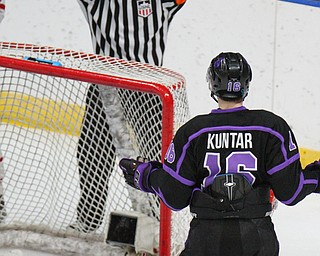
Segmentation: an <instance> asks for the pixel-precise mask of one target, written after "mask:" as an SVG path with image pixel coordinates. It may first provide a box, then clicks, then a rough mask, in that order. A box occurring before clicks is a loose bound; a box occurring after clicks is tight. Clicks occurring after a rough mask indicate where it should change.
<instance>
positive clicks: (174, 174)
mask: <svg viewBox="0 0 320 256" xmlns="http://www.w3.org/2000/svg"><path fill="white" fill-rule="evenodd" d="M162 168H163V170H165V171H166V172H167V173H168V174H169V175H170V176H172V177H173V178H175V179H176V180H178V181H179V182H181V183H182V184H184V185H187V186H190V187H192V186H193V185H194V184H195V182H193V181H191V180H188V179H185V178H183V177H181V176H180V175H179V174H178V173H177V172H175V171H174V170H172V169H171V168H169V167H168V166H166V165H165V164H164V165H163V167H162Z"/></svg>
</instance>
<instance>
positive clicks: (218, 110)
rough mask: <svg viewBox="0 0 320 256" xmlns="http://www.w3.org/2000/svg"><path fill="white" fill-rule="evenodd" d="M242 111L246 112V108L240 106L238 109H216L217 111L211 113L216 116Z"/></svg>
mask: <svg viewBox="0 0 320 256" xmlns="http://www.w3.org/2000/svg"><path fill="white" fill-rule="evenodd" d="M242 110H247V108H246V107H244V106H241V107H238V108H229V109H221V108H218V109H213V110H212V111H211V113H214V114H217V113H230V112H237V111H242Z"/></svg>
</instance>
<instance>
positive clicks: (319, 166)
mask: <svg viewBox="0 0 320 256" xmlns="http://www.w3.org/2000/svg"><path fill="white" fill-rule="evenodd" d="M304 170H308V171H311V172H317V174H318V187H317V188H316V190H315V191H314V192H315V193H320V160H317V161H314V162H313V163H311V164H308V165H307V166H306V168H305V169H304Z"/></svg>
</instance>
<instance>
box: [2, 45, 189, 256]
mask: <svg viewBox="0 0 320 256" xmlns="http://www.w3.org/2000/svg"><path fill="white" fill-rule="evenodd" d="M25 57H31V61H30V60H25V59H24V58H25ZM34 60H36V61H34ZM55 63H58V64H59V65H55ZM60 64H61V66H60ZM0 76H1V77H0V82H1V87H2V89H1V92H0V93H1V95H0V96H1V97H0V110H1V111H2V112H1V114H0V121H1V125H0V127H1V126H2V127H3V128H2V129H0V136H1V138H0V148H1V151H2V153H3V155H4V165H5V168H6V169H8V171H7V173H6V175H5V177H4V178H3V183H4V198H5V200H7V202H8V203H7V204H8V209H7V215H8V218H7V221H5V222H4V223H0V230H2V231H6V230H12V229H18V230H22V231H23V230H26V231H32V232H34V233H39V234H40V233H42V234H46V235H50V236H57V237H67V236H68V235H70V234H69V233H68V232H67V231H65V230H64V228H62V227H60V228H59V229H57V230H55V226H54V228H53V227H51V226H50V224H48V223H46V220H45V218H43V220H44V221H42V222H41V221H40V222H38V224H35V221H34V220H33V219H32V218H34V217H33V215H32V214H31V213H30V216H31V217H30V219H28V218H29V217H28V216H29V215H28V213H27V211H29V208H32V206H33V205H34V204H36V203H37V202H33V200H37V197H35V198H31V197H30V196H28V199H23V201H24V202H23V203H24V204H28V203H29V206H28V205H26V206H24V207H25V208H24V207H21V208H19V209H16V208H15V207H14V205H15V204H16V203H15V202H13V200H17V198H18V197H20V196H21V197H22V195H21V194H20V195H19V193H21V187H22V186H24V185H25V183H27V182H26V180H27V181H28V179H26V180H23V181H22V180H20V179H19V172H24V171H25V170H23V168H24V167H23V166H24V165H25V163H28V164H29V162H31V163H30V167H29V168H28V170H27V171H26V172H28V175H29V174H30V172H34V173H35V174H34V177H38V176H39V175H41V177H40V178H39V179H40V180H41V182H44V179H49V180H50V181H51V180H54V181H55V179H57V180H60V179H61V177H54V178H52V176H51V175H52V173H54V175H59V173H58V172H57V169H60V168H62V169H63V168H66V169H68V174H66V175H74V176H72V177H70V178H65V180H69V179H70V180H75V179H76V178H74V177H75V176H76V175H78V173H77V170H76V165H72V166H71V165H66V166H65V167H64V161H57V162H58V163H59V166H58V168H57V169H52V170H51V169H50V173H49V174H42V173H43V171H46V170H47V169H49V168H51V164H50V163H49V164H47V166H44V167H43V169H39V170H36V167H35V166H34V165H32V164H33V163H32V162H35V161H37V164H38V166H42V165H44V164H46V163H45V162H41V161H42V159H40V158H42V157H47V158H48V159H50V157H51V156H52V155H51V151H48V156H43V155H38V153H37V152H35V153H33V151H36V150H37V149H30V151H32V157H31V158H29V159H27V157H29V155H28V156H27V157H26V159H24V164H22V165H21V164H19V159H20V158H23V157H24V156H23V153H22V152H21V153H20V155H18V156H17V155H16V153H15V152H18V151H17V149H16V148H14V149H11V147H12V143H13V141H15V139H16V137H17V136H20V134H21V133H20V132H15V130H16V129H23V132H25V133H26V134H27V135H23V139H24V140H25V138H27V137H28V138H30V139H31V140H32V139H34V136H38V133H40V132H38V131H39V130H46V131H45V132H41V135H39V136H42V133H43V134H46V135H45V136H47V137H45V138H42V137H41V138H40V137H39V139H38V137H37V140H38V141H41V142H42V141H43V140H44V142H43V144H41V147H43V149H42V148H41V151H45V152H47V150H54V154H53V155H54V156H56V154H60V153H61V152H56V151H60V150H64V149H65V147H69V148H68V149H67V150H66V152H67V153H66V154H69V153H70V151H72V150H73V151H75V147H76V146H75V145H76V140H77V139H78V132H76V131H72V127H75V128H74V129H75V130H79V119H78V118H77V117H81V115H83V105H84V102H85V94H86V90H85V87H86V86H88V85H90V84H97V85H100V86H106V87H112V88H117V89H124V90H125V91H139V92H142V93H143V94H151V95H156V96H157V97H159V98H160V100H161V107H160V108H159V107H158V108H157V109H156V111H158V112H159V111H161V113H160V116H161V117H162V118H161V120H156V121H157V122H161V127H162V130H161V131H156V132H160V133H161V138H162V142H160V143H161V146H162V147H161V148H162V152H161V155H162V159H163V158H164V155H165V152H166V149H167V147H168V146H169V144H170V142H171V139H172V137H173V134H174V132H175V131H176V130H177V129H178V128H179V126H180V125H182V124H183V123H184V122H185V121H186V120H187V119H188V118H189V109H188V102H187V96H186V88H185V80H184V78H183V77H182V76H181V75H180V74H178V73H176V72H173V71H171V70H169V69H165V68H162V67H155V66H151V65H147V64H141V63H137V62H133V61H124V60H120V59H116V58H111V57H105V56H98V55H94V54H86V53H82V52H76V51H71V50H63V49H57V48H53V47H47V46H36V45H31V44H18V43H7V42H0ZM71 81H72V82H71ZM74 81H75V82H76V83H74ZM20 83H21V84H20ZM13 84H14V85H13ZM26 85H27V86H26ZM26 87H28V89H27V90H25V88H26ZM49 87H50V88H49ZM22 88H23V89H22ZM47 90H48V92H47ZM54 90H55V91H54ZM48 95H49V96H48ZM50 95H52V96H50ZM66 95H69V96H66ZM50 97H52V98H51V99H50ZM66 97H69V98H67V99H66ZM28 100H29V102H28ZM26 101H27V102H26ZM30 101H32V102H35V106H32V107H31V108H30V106H29V104H31V103H30ZM44 101H45V102H46V103H45V104H44ZM58 101H59V102H60V103H59V104H60V105H59V106H58V108H59V111H57V113H58V114H54V115H53V119H52V120H50V121H48V120H46V118H47V117H46V116H45V117H41V118H40V116H43V112H42V111H43V108H44V106H46V107H47V108H48V109H46V113H49V112H50V111H52V112H54V111H55V110H56V105H55V104H56V103H57V102H58ZM66 101H68V102H66ZM17 102H19V104H20V105H18V106H17V105H16V103H17ZM37 102H40V103H39V104H40V105H39V104H38V103H37ZM48 102H50V103H48ZM61 102H63V104H64V105H61V104H62V103H61ZM22 103H23V104H22ZM37 104H38V106H36V105H37ZM65 105H67V107H65ZM61 106H62V107H61ZM70 106H72V109H73V110H72V111H78V112H77V113H76V112H71V113H69V114H68V115H66V112H63V114H62V111H60V108H61V109H62V108H64V109H69V108H68V107H70ZM149 106H150V105H146V106H142V110H143V111H145V112H147V111H149ZM76 107H78V108H76ZM143 108H145V109H143ZM75 109H76V110H75ZM23 110H25V111H23ZM28 111H29V112H30V111H31V113H29V114H26V113H27V112H28ZM37 111H39V113H37V116H38V117H37V118H36V119H37V120H35V119H34V117H31V118H30V117H28V116H27V115H35V114H36V113H35V112H37ZM130 111H131V110H130ZM132 111H134V109H133V110H132ZM130 113H133V112H129V114H127V115H130ZM158 114H159V113H158ZM57 115H61V116H57ZM152 118H153V117H152ZM40 119H44V120H42V121H41V120H40ZM40 123H41V124H40ZM52 123H53V128H52ZM60 123H62V124H60ZM75 123H76V124H75ZM59 125H60V126H59ZM127 125H128V124H127ZM47 126H48V127H49V126H50V128H48V129H47V128H46V127H47ZM56 126H59V132H58V133H60V134H61V133H63V134H64V135H63V136H64V137H63V138H59V139H58V140H59V143H60V139H61V141H63V143H66V142H65V141H66V140H67V139H66V138H65V137H68V139H69V137H70V138H71V139H70V140H71V142H70V143H69V142H68V143H69V144H63V145H62V146H61V149H59V148H55V147H56V145H58V146H60V144H59V143H52V145H51V142H52V141H53V139H52V137H54V136H57V135H55V131H56V130H55V129H56ZM129 126H130V124H129ZM21 127H22V128H21ZM70 127H71V128H70ZM147 128H148V129H149V127H147ZM64 130H65V131H64ZM47 133H50V135H47ZM129 133H130V138H131V137H132V136H133V137H135V135H134V128H132V130H131V131H129ZM17 134H19V135H17ZM146 139H147V138H146ZM132 140H133V142H132V144H139V138H133V139H132ZM21 143H23V142H21ZM154 143H158V142H154ZM49 144H50V145H49ZM39 145H40V144H39ZM47 146H50V147H51V149H47V148H46V147H47ZM39 147H40V146H39ZM13 151H15V152H13ZM148 151H150V150H148ZM131 152H132V154H141V153H143V152H139V147H133V151H131ZM27 153H28V152H27ZM61 154H63V153H61ZM70 154H71V153H70ZM30 155H31V154H30ZM132 156H133V157H134V156H136V155H132ZM61 157H66V156H65V155H64V156H61ZM120 157H121V156H120ZM16 158H19V159H16ZM71 158H72V160H70V162H76V161H75V160H74V158H75V153H74V154H72V155H70V159H71ZM67 159H69V156H68V157H67ZM46 161H47V160H46ZM47 162H48V161H47ZM60 162H61V163H60ZM65 162H68V161H65ZM12 163H15V164H14V165H12ZM60 164H61V166H60ZM67 164H69V163H67ZM70 173H72V174H70ZM9 175H10V176H9ZM44 175H48V177H49V178H46V177H44ZM113 175H119V174H113ZM20 176H22V175H20ZM117 179H119V178H117ZM33 180H36V179H35V178H33ZM114 180H116V178H114ZM117 182H118V181H117ZM121 182H122V181H120V183H121ZM20 183H21V184H20ZM120 183H119V184H120ZM50 184H51V183H50ZM53 186H56V187H53ZM68 186H69V185H67V184H66V185H63V186H62V185H61V184H59V181H58V182H57V185H52V187H53V188H52V192H51V193H52V194H53V195H55V194H56V193H59V197H60V193H61V191H60V187H62V188H63V189H65V187H68ZM72 186H73V185H72ZM72 186H71V185H70V186H69V189H71V187H72ZM30 187H32V189H33V187H36V188H35V190H36V189H38V187H40V186H38V185H36V184H34V183H33V184H31V185H30ZM117 187H118V188H120V187H121V186H120V185H117ZM122 187H124V186H123V185H122ZM122 187H121V189H125V188H122ZM28 190H29V189H28ZM19 191H20V192H19ZM50 191H51V190H50ZM39 193H40V194H41V193H42V194H43V192H42V190H41V189H39V191H37V192H34V195H38V194H39ZM66 193H69V192H66ZM72 193H74V195H75V196H74V199H72V198H71V200H72V201H71V203H70V205H74V204H75V203H76V202H74V201H77V200H78V199H77V195H78V194H79V191H78V190H77V192H72ZM120 193H125V192H121V191H120ZM69 194H70V193H69ZM109 195H111V192H109ZM109 195H108V196H109ZM61 197H62V196H61ZM109 197H110V196H109ZM48 198H50V197H48ZM40 199H41V200H43V198H40ZM10 200H12V202H10ZM26 200H30V202H26ZM68 200H70V199H68ZM73 200H74V201H73ZM110 200H111V199H110ZM114 200H115V202H113V204H114V205H115V206H114V208H115V209H122V206H121V205H120V206H119V205H118V202H117V201H121V200H123V198H121V199H118V198H115V199H114ZM152 200H154V201H156V199H155V198H153V199H152ZM47 201H48V200H47ZM57 202H60V198H58V199H57ZM68 202H69V201H65V202H60V203H61V205H65V204H69V203H68ZM128 204H129V203H128V202H123V203H122V205H124V206H123V208H125V207H127V205H128ZM10 205H12V207H10ZM155 205H156V202H155ZM55 206H56V204H54V205H53V206H52V205H49V203H48V205H46V203H44V206H43V209H45V208H48V207H49V208H50V207H53V208H54V207H55ZM155 207H156V206H155ZM23 209H26V210H25V212H23V211H24V210H23ZM41 209H42V208H41ZM68 210H70V211H72V212H73V213H72V216H73V217H74V216H75V209H74V208H72V209H71V207H70V209H69V208H68ZM109 210H110V209H109ZM109 210H107V212H106V216H105V221H104V225H105V226H106V225H107V224H106V223H107V222H108V216H107V215H108V213H110V212H109ZM18 211H20V212H18ZM39 211H41V210H39ZM174 214H176V213H174ZM21 215H24V216H25V217H24V218H21V217H20V216H21ZM16 216H17V217H16ZM171 217H172V216H171V211H170V210H169V209H168V208H167V207H166V206H165V205H164V204H163V203H161V205H160V212H159V218H160V237H159V241H160V245H159V250H160V251H159V255H161V256H169V255H177V254H178V253H179V252H180V251H181V248H182V247H183V243H184V239H185V237H186V230H187V229H188V226H186V225H188V222H189V217H190V216H189V215H188V213H187V212H186V211H182V212H181V213H177V220H174V219H172V218H171ZM52 218H56V219H58V220H57V223H58V221H59V225H60V226H65V225H67V224H68V222H70V221H71V219H70V218H69V219H66V220H61V217H56V216H53V217H52ZM17 223H18V224H17ZM172 228H173V229H176V230H175V234H173V231H172ZM104 233H105V228H103V230H102V231H96V232H95V233H94V234H93V235H92V240H93V241H100V242H101V241H102V242H103V239H104V238H103V235H104ZM70 236H72V234H71V235H70ZM90 236H91V234H86V235H85V236H78V237H77V238H79V239H81V238H85V239H86V241H88V240H90V239H91V237H90ZM178 236H182V237H178ZM21 244H23V242H21ZM0 245H1V243H0ZM42 249H44V248H42Z"/></svg>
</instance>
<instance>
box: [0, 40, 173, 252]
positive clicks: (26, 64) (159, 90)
mask: <svg viewBox="0 0 320 256" xmlns="http://www.w3.org/2000/svg"><path fill="white" fill-rule="evenodd" d="M9 45H10V47H13V46H14V47H13V48H22V47H25V44H23V45H22V44H21V45H20V44H15V43H8V46H9ZM30 47H31V45H30ZM33 47H34V46H33ZM47 50H48V48H46V51H47ZM54 50H55V51H57V49H54ZM67 52H69V54H70V55H72V56H73V57H75V54H76V55H78V56H79V53H78V52H73V51H67ZM64 54H66V51H65V50H64ZM80 54H81V53H80ZM86 56H88V54H86ZM92 56H94V57H95V58H96V56H95V55H92ZM103 58H107V57H103V56H101V59H103ZM0 66H2V67H5V68H10V69H15V70H20V71H25V72H31V73H38V74H42V75H47V76H55V77H61V78H67V79H72V80H78V81H82V82H87V83H93V84H100V85H104V86H112V87H116V88H121V89H129V90H136V91H141V92H147V93H152V94H156V95H158V96H159V97H160V98H161V100H162V102H163V108H162V116H163V119H162V152H161V156H162V160H163V159H164V156H165V154H166V149H167V148H168V146H169V144H170V142H171V140H172V137H173V130H174V113H173V109H174V99H173V96H172V94H171V93H170V90H169V89H168V88H166V87H165V86H163V85H161V84H158V83H154V82H144V81H139V80H134V79H128V78H120V77H116V76H111V75H105V74H101V73H94V72H88V71H82V70H76V69H71V68H65V67H60V66H53V65H49V64H43V63H38V62H31V61H27V60H22V59H17V58H10V57H4V56H0ZM170 249H171V210H170V209H169V208H168V207H166V206H165V204H164V203H163V202H161V203H160V237H159V255H161V256H170Z"/></svg>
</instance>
